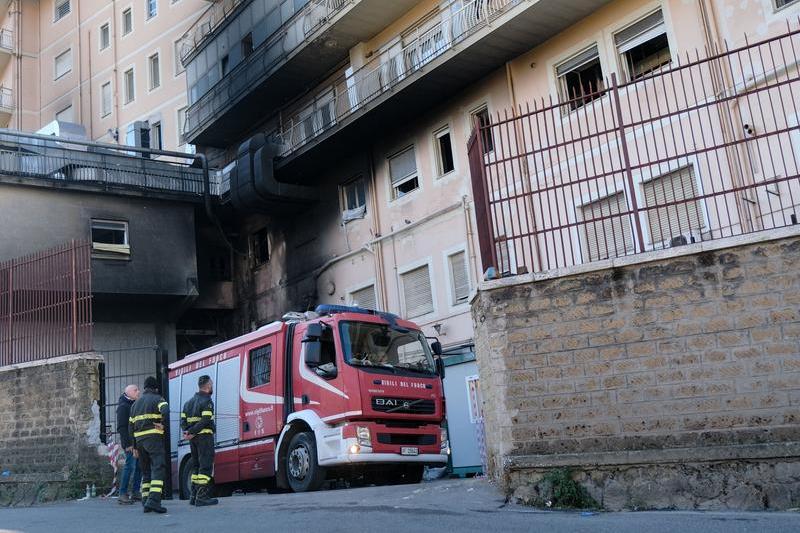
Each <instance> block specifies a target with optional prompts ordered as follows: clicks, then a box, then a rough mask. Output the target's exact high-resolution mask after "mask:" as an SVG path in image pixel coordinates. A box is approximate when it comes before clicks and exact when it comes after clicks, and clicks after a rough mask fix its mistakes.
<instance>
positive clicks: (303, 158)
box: [273, 0, 610, 181]
mask: <svg viewBox="0 0 800 533" xmlns="http://www.w3.org/2000/svg"><path fill="white" fill-rule="evenodd" d="M609 1H610V0H575V1H574V2H570V7H569V8H565V7H564V2H563V1H562V0H471V1H469V2H463V1H459V2H453V3H452V4H451V6H448V7H449V8H443V9H442V11H441V13H442V15H441V16H440V17H439V18H438V20H437V21H435V22H431V21H430V20H426V21H422V22H420V23H419V24H417V25H415V27H412V28H409V29H408V30H406V31H404V32H403V39H402V42H401V44H400V45H398V46H397V47H396V48H392V49H389V50H386V51H384V52H383V53H380V54H376V55H375V56H373V57H372V58H371V59H370V61H369V62H368V63H367V64H365V65H364V66H363V67H361V68H359V69H358V70H356V71H354V72H352V73H350V74H349V75H342V76H340V77H339V78H338V79H336V80H335V81H334V82H332V83H330V84H326V85H324V86H321V87H317V88H315V89H314V90H313V91H312V92H310V93H309V94H308V95H306V96H305V97H302V98H301V99H300V100H299V101H296V102H295V103H293V104H292V105H291V106H288V107H287V108H285V110H283V111H281V117H280V118H281V120H280V122H281V124H283V125H284V126H283V128H281V129H279V130H277V131H275V132H273V135H274V136H275V137H276V138H277V139H278V140H279V141H280V142H281V143H282V144H283V149H282V152H281V153H280V157H279V159H278V160H277V161H276V170H277V172H278V174H279V175H280V176H282V179H283V180H285V181H298V180H302V179H303V178H302V176H304V175H313V174H314V173H315V172H316V171H317V170H319V168H321V167H322V166H324V165H326V164H328V163H329V161H330V160H331V158H335V157H340V156H341V155H343V154H345V153H347V152H348V151H352V150H354V149H356V148H357V147H360V146H362V145H363V133H364V132H365V131H383V132H385V131H387V128H391V125H392V124H403V123H405V122H407V121H408V120H409V119H412V118H414V117H416V116H420V115H422V114H423V113H424V112H425V111H427V110H429V109H431V108H433V107H435V106H436V105H438V104H440V103H442V102H443V101H445V100H446V99H447V98H449V97H451V96H452V95H453V94H456V93H457V92H458V91H460V90H462V89H464V88H465V87H467V86H469V85H470V84H472V83H474V82H476V81H477V80H479V79H481V78H482V77H484V76H486V75H487V74H489V73H490V72H492V71H493V70H495V69H497V68H498V67H500V66H502V65H503V64H504V63H505V62H506V61H509V60H510V59H512V58H514V57H516V56H518V55H520V54H522V53H524V52H527V51H529V50H531V49H532V48H534V47H536V46H537V45H539V44H540V43H542V42H544V41H546V40H547V39H549V38H550V37H552V36H554V35H556V34H558V33H559V32H561V31H562V30H564V29H566V28H567V27H569V26H571V25H572V24H574V23H576V22H578V21H579V20H581V19H582V18H584V17H586V16H588V15H589V14H590V13H592V12H593V11H595V10H597V9H598V8H600V7H601V6H603V5H605V4H607V3H608V2H609ZM359 139H360V140H359Z"/></svg>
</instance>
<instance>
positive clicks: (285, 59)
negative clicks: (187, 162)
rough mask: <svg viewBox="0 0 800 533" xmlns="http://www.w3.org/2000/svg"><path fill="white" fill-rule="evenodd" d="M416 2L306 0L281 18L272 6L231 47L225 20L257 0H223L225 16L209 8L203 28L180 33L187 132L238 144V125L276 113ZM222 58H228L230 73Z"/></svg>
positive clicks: (211, 142)
mask: <svg viewBox="0 0 800 533" xmlns="http://www.w3.org/2000/svg"><path fill="white" fill-rule="evenodd" d="M417 2H418V0H393V1H392V2H386V1H385V0H307V2H306V3H305V5H304V6H303V7H302V8H301V9H300V10H298V11H297V12H295V13H294V14H293V15H292V16H291V17H289V18H287V19H286V20H282V19H281V18H280V14H275V11H273V12H270V13H269V14H267V15H265V16H264V17H263V18H262V19H260V20H259V21H257V22H256V23H255V24H254V25H253V26H252V27H253V31H252V32H250V33H249V34H247V33H245V37H246V38H249V41H247V46H245V40H244V39H243V40H242V41H241V48H243V49H244V50H239V41H238V40H234V41H233V42H235V43H237V44H236V46H230V47H229V44H228V43H229V42H231V38H230V36H228V37H227V38H225V35H226V33H230V32H232V31H233V30H232V29H229V27H233V23H234V22H235V23H237V24H239V27H240V28H241V27H242V26H241V24H243V22H241V21H239V19H240V18H241V19H245V18H246V19H247V20H251V21H252V20H255V19H256V18H257V15H256V14H255V13H249V14H248V11H247V10H248V9H250V8H252V7H253V6H254V5H255V3H254V2H253V1H252V0H251V1H250V2H227V4H231V7H230V10H229V11H227V15H226V16H225V17H222V18H219V16H218V15H217V16H216V18H215V16H211V15H209V16H210V20H209V21H208V22H207V23H205V25H204V26H203V27H204V28H205V29H204V30H202V31H198V30H193V31H192V32H190V34H187V36H186V38H185V39H184V47H183V50H184V52H183V57H184V58H185V59H184V64H185V65H186V67H187V73H188V79H189V101H190V106H189V109H188V110H187V112H186V124H185V131H186V136H187V139H189V140H190V142H192V143H193V144H199V145H205V146H218V147H227V146H230V145H232V144H236V143H238V142H239V141H241V140H242V137H243V135H242V132H243V131H248V130H252V129H253V128H254V127H255V126H256V125H257V124H258V123H260V122H262V121H263V120H265V119H266V118H268V117H270V116H272V115H274V114H275V113H276V112H277V110H278V109H279V108H280V107H281V106H282V105H285V104H286V103H287V102H288V101H289V100H291V99H292V98H294V97H295V96H296V95H297V94H299V93H301V92H303V91H304V90H306V88H307V87H308V86H309V85H310V84H314V83H317V82H318V80H319V79H320V78H322V77H323V76H325V75H326V74H327V73H328V72H330V71H331V70H332V69H334V68H335V67H336V66H337V65H339V64H341V63H342V62H343V61H345V60H346V59H347V58H348V56H349V51H350V49H351V48H352V47H353V46H355V45H356V44H358V43H359V42H361V41H365V40H368V39H370V38H371V37H373V36H374V35H376V34H377V33H378V32H380V31H381V30H383V29H384V28H385V27H386V26H388V25H389V24H390V23H391V22H392V21H394V20H396V19H397V18H399V17H400V16H401V15H402V14H404V13H405V12H407V11H408V10H409V9H410V8H411V7H413V6H414V5H415V4H416V3H417ZM232 4H236V5H232ZM253 11H254V10H253ZM273 14H275V17H272V15H273ZM271 17H272V18H271ZM278 20H280V21H281V22H280V25H279V26H277V28H276V29H275V31H273V32H272V33H271V34H269V35H266V36H264V37H261V36H259V35H258V32H259V31H267V30H266V28H268V27H270V25H271V24H272V25H275V24H276V23H277V22H276V21H278ZM240 22H241V24H240ZM202 25H203V24H201V26H202ZM247 27H248V28H249V27H250V26H247ZM241 32H242V31H241V30H240V33H241ZM212 52H213V53H212ZM209 54H211V55H209ZM214 54H216V55H214ZM212 56H213V57H212ZM217 56H220V57H219V58H218V57H217ZM237 61H238V63H237V64H234V63H236V62H237ZM228 62H231V64H232V68H231V69H230V71H229V72H228V71H227V67H226V65H227V63H228ZM201 71H202V72H201Z"/></svg>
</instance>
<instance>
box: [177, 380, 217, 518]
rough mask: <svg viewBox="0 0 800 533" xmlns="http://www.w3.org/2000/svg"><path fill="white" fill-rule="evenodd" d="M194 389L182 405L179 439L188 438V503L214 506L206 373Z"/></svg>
mask: <svg viewBox="0 0 800 533" xmlns="http://www.w3.org/2000/svg"><path fill="white" fill-rule="evenodd" d="M197 386H198V389H199V390H198V391H197V392H196V393H195V395H194V396H192V398H190V399H189V401H188V402H186V403H185V404H184V405H183V411H182V412H181V429H183V438H184V439H187V440H188V441H189V447H190V448H191V454H192V458H194V467H193V468H192V494H191V497H190V498H189V504H190V505H196V506H198V507H202V506H205V505H216V504H217V503H219V500H217V499H216V498H212V497H211V494H212V489H213V486H212V483H211V474H212V472H213V470H214V431H215V430H216V424H215V423H214V402H213V401H212V400H211V394H212V393H213V392H214V382H213V381H212V380H211V377H209V376H200V378H199V379H198V380H197Z"/></svg>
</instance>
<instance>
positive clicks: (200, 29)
mask: <svg viewBox="0 0 800 533" xmlns="http://www.w3.org/2000/svg"><path fill="white" fill-rule="evenodd" d="M246 1H247V0H216V1H214V3H213V4H211V5H210V6H209V7H208V10H207V11H206V13H205V14H204V15H203V16H202V17H200V18H199V19H197V21H196V22H195V23H194V24H193V25H192V27H191V28H189V30H188V31H187V32H186V33H184V34H183V36H182V37H181V39H180V43H181V45H180V54H181V62H183V63H184V64H185V62H186V58H188V57H189V56H190V55H192V54H193V53H194V51H195V50H197V49H198V48H200V47H201V46H202V45H203V44H205V41H206V39H207V38H208V36H209V35H211V34H213V33H214V30H216V29H217V28H218V27H219V25H220V24H222V23H223V22H224V21H225V19H226V18H228V16H229V15H230V14H231V13H233V11H234V10H235V9H236V8H237V7H239V4H242V3H244V2H246Z"/></svg>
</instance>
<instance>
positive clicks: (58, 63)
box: [55, 48, 72, 79]
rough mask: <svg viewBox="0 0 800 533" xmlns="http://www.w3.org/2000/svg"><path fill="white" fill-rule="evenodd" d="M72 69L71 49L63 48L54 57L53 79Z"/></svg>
mask: <svg viewBox="0 0 800 533" xmlns="http://www.w3.org/2000/svg"><path fill="white" fill-rule="evenodd" d="M71 70H72V49H71V48H70V49H69V50H65V51H64V52H61V53H60V54H58V55H57V56H56V58H55V79H58V78H60V77H61V76H63V75H65V74H67V73H68V72H70V71H71Z"/></svg>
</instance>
